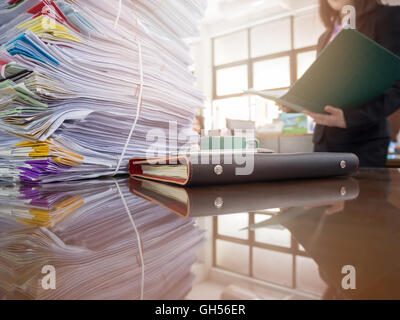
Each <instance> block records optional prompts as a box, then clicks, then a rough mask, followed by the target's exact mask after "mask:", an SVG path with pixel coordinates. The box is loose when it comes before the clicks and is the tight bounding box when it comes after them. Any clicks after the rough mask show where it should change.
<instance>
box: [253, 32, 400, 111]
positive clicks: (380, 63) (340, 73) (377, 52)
mask: <svg viewBox="0 0 400 320" xmlns="http://www.w3.org/2000/svg"><path fill="white" fill-rule="evenodd" d="M399 41H400V39H399ZM398 80H400V57H398V56H397V55H395V54H394V53H392V52H390V51H389V50H387V49H385V48H384V47H382V46H381V45H379V44H378V43H376V42H374V41H373V40H371V39H369V38H368V37H366V36H365V35H363V34H362V33H360V32H358V31H356V30H352V29H345V30H343V31H342V32H340V34H339V35H338V36H337V37H336V38H335V39H334V40H333V41H332V42H331V43H330V44H329V45H328V46H327V47H326V48H325V49H324V50H323V51H322V52H321V54H320V55H319V57H318V59H317V60H316V61H315V62H314V63H313V64H312V65H311V67H310V68H309V69H308V70H307V71H306V73H305V74H304V75H303V76H302V77H301V78H300V79H299V80H298V81H297V82H296V83H295V84H294V85H293V87H292V88H291V89H290V90H289V91H286V92H284V91H282V90H276V91H273V90H272V91H256V90H253V89H251V90H248V91H247V92H248V93H251V94H256V95H259V96H262V97H264V98H266V99H270V100H273V101H276V102H277V103H279V104H280V105H283V106H286V107H289V108H291V109H293V110H295V111H298V112H302V111H303V109H304V108H305V109H308V110H310V111H314V112H318V113H325V111H324V108H325V106H326V105H331V106H334V107H337V108H341V109H347V108H357V107H360V106H362V105H363V104H365V103H367V102H369V101H371V100H374V99H376V98H378V97H379V96H381V95H382V94H384V93H385V92H386V90H388V89H389V88H390V87H391V86H392V85H393V84H394V83H395V82H396V81H398Z"/></svg>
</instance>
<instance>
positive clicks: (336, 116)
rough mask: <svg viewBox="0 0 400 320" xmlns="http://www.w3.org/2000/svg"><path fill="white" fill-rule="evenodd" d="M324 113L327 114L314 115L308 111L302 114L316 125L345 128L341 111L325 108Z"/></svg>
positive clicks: (330, 107)
mask: <svg viewBox="0 0 400 320" xmlns="http://www.w3.org/2000/svg"><path fill="white" fill-rule="evenodd" d="M325 111H326V112H327V113H329V114H321V113H315V112H311V111H309V110H304V111H303V113H304V114H306V115H308V116H310V117H311V118H313V119H314V120H315V122H316V123H317V124H321V125H323V126H327V127H337V128H342V129H346V128H347V124H346V119H345V118H344V113H343V110H342V109H339V108H335V107H332V106H326V107H325Z"/></svg>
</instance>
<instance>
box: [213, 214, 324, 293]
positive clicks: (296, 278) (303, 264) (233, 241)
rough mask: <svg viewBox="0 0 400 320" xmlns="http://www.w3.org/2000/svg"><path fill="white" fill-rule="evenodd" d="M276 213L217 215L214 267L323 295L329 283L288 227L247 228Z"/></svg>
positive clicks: (214, 219)
mask: <svg viewBox="0 0 400 320" xmlns="http://www.w3.org/2000/svg"><path fill="white" fill-rule="evenodd" d="M277 212H278V211H277ZM274 215H275V213H274V211H273V210H268V212H267V211H259V212H252V213H239V214H236V215H226V216H218V217H214V218H213V266H214V267H216V268H219V269H222V270H227V271H230V272H233V273H236V274H239V275H241V276H246V277H250V278H254V279H257V280H259V281H264V282H266V283H274V284H276V285H279V286H281V287H285V288H290V289H296V290H299V291H301V292H304V293H310V294H313V295H318V296H320V295H322V294H323V293H324V292H325V290H326V284H325V282H324V281H323V280H322V278H321V277H320V273H319V269H318V265H317V264H316V262H315V261H314V260H313V259H312V258H310V257H309V256H308V253H307V252H305V250H304V248H303V247H302V246H301V245H300V244H299V243H298V242H296V240H295V238H294V237H293V236H292V234H291V233H290V231H289V230H288V229H286V228H284V227H282V226H279V225H274V226H268V227H260V228H257V229H255V230H248V227H249V226H250V225H254V224H257V223H262V222H263V221H265V220H268V219H270V218H271V217H273V216H274ZM238 257H240V258H239V259H238ZM246 257H247V258H246Z"/></svg>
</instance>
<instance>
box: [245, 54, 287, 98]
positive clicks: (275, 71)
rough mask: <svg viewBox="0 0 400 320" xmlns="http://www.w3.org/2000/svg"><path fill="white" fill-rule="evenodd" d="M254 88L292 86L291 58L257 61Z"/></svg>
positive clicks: (254, 69) (254, 68)
mask: <svg viewBox="0 0 400 320" xmlns="http://www.w3.org/2000/svg"><path fill="white" fill-rule="evenodd" d="M253 72H254V88H255V89H257V90H268V89H276V88H285V87H290V58H289V57H282V58H276V59H270V60H263V61H260V62H255V63H254V65H253Z"/></svg>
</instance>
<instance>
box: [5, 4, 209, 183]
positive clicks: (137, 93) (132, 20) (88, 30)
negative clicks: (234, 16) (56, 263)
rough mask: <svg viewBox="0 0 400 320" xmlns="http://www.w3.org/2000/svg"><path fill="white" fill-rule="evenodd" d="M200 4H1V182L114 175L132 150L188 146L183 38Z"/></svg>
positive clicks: (189, 97) (194, 97)
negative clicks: (172, 129) (172, 126)
mask: <svg viewBox="0 0 400 320" xmlns="http://www.w3.org/2000/svg"><path fill="white" fill-rule="evenodd" d="M205 8H206V0H165V1H163V0H137V1H130V0H74V1H70V0H55V1H51V0H42V1H39V0H24V1H3V2H2V3H1V4H0V179H1V180H11V181H21V182H24V183H28V184H29V183H46V182H54V181H67V180H76V179H85V178H93V177H99V176H106V175H108V176H112V175H116V174H117V173H126V172H127V164H128V160H129V159H130V158H132V157H133V156H144V155H146V154H147V155H148V154H149V153H150V154H151V153H157V154H163V153H164V154H166V153H168V152H171V151H176V150H177V149H180V148H181V147H182V146H183V145H187V140H184V141H183V140H182V139H180V140H179V141H178V136H179V135H181V134H182V136H183V135H184V133H185V135H186V136H187V135H190V134H191V132H192V130H191V126H192V122H193V119H194V117H195V114H196V110H197V109H199V108H202V105H203V96H202V94H201V93H200V92H199V91H197V90H196V89H195V88H194V85H193V84H194V81H195V78H194V76H193V75H192V73H191V72H190V71H189V66H190V65H191V63H192V61H191V58H190V55H189V49H188V47H187V45H186V44H185V41H184V39H186V38H189V37H194V36H196V35H197V34H198V28H197V27H198V24H199V21H200V19H201V18H202V16H203V14H204V11H205ZM171 123H173V124H174V125H175V126H176V130H175V131H176V134H170V132H171V129H170V127H171ZM157 133H158V135H157ZM158 136H161V137H165V138H166V139H164V140H163V139H157V137H158Z"/></svg>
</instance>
